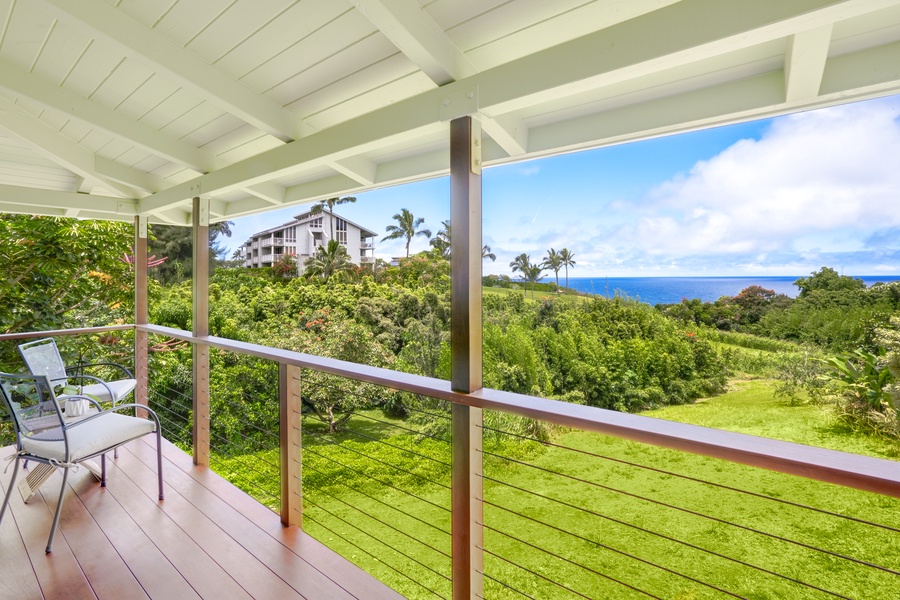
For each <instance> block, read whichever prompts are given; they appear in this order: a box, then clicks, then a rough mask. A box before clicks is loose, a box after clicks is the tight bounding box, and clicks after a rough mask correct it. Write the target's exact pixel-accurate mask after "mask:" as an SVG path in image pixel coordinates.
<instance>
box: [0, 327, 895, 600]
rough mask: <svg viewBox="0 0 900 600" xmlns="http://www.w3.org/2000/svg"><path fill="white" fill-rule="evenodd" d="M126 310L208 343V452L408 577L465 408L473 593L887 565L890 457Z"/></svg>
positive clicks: (426, 537) (418, 558) (750, 577)
mask: <svg viewBox="0 0 900 600" xmlns="http://www.w3.org/2000/svg"><path fill="white" fill-rule="evenodd" d="M137 329H138V331H143V332H145V333H148V334H151V335H159V336H163V337H165V338H166V339H170V340H180V341H184V342H189V344H196V345H199V346H200V347H205V348H208V349H209V350H210V357H211V358H210V364H211V367H210V388H209V395H210V399H209V403H210V414H211V417H210V422H209V425H208V428H209V440H208V444H209V455H210V464H211V466H213V468H215V469H217V470H219V471H220V473H221V474H223V475H225V476H226V477H229V478H231V479H232V481H234V482H235V484H236V485H238V486H239V487H242V488H243V489H245V490H246V491H248V493H250V494H251V495H253V496H254V497H256V498H257V499H258V500H259V501H260V502H262V503H264V504H266V505H268V506H270V507H271V508H273V509H276V510H278V509H279V507H280V513H281V518H282V521H284V522H288V521H292V522H295V523H296V524H299V523H300V521H301V520H302V526H303V528H304V530H305V531H306V532H307V533H309V534H310V535H313V536H314V537H317V538H318V539H320V540H321V541H322V542H324V543H325V544H326V545H328V546H330V547H332V549H334V550H335V551H337V552H339V553H340V554H342V555H343V556H345V557H346V558H347V559H348V560H351V561H353V562H355V563H357V564H359V565H360V566H362V567H363V568H365V569H366V570H368V571H370V572H371V573H372V574H374V575H375V576H376V577H379V578H381V579H382V580H383V581H385V582H387V583H388V584H389V585H391V586H393V587H394V588H395V589H397V590H399V591H400V592H401V593H402V594H404V595H405V596H407V597H410V598H433V597H440V598H450V597H452V596H453V595H454V586H455V585H456V577H457V576H458V564H457V562H456V557H457V556H458V555H457V552H458V551H459V549H460V544H459V542H460V537H459V531H460V529H459V524H458V523H457V515H459V514H460V513H459V512H458V511H459V510H460V505H459V504H458V498H457V494H456V493H455V490H456V489H457V488H456V486H457V485H458V482H459V477H458V476H459V472H458V471H459V469H460V467H459V466H458V463H457V458H458V457H459V455H460V452H459V450H460V443H459V440H460V439H461V438H460V437H459V435H458V433H459V432H457V430H456V428H457V427H458V426H459V423H460V415H468V416H466V417H465V418H466V419H468V421H462V422H463V423H466V422H468V423H470V424H472V423H475V426H474V427H475V429H474V430H473V431H475V433H474V434H472V435H474V437H471V436H470V441H469V442H467V444H470V445H468V446H465V447H463V448H462V449H463V451H464V452H468V455H469V457H470V461H469V464H470V465H471V466H466V467H465V468H466V469H468V470H467V471H464V472H463V473H462V475H463V476H464V477H468V479H469V481H470V482H476V483H477V484H476V485H474V487H473V488H472V489H473V490H474V492H473V493H472V495H471V497H470V498H469V499H467V500H466V501H467V502H468V503H469V504H468V505H467V507H466V508H465V510H466V511H470V512H468V513H466V514H470V515H471V519H470V521H469V522H468V526H470V527H471V530H470V531H471V532H472V538H471V546H470V547H471V548H472V549H473V552H474V554H475V556H476V557H477V560H474V561H473V562H472V563H470V564H471V567H470V569H471V570H470V573H474V574H475V575H477V578H481V581H478V580H477V578H473V581H475V584H474V585H473V589H475V590H476V592H475V594H474V596H473V597H482V598H489V599H506V598H647V597H649V598H667V599H668V598H697V599H701V598H759V597H773V598H774V597H778V598H865V599H869V598H876V599H877V598H892V597H894V591H895V590H896V588H897V583H898V582H900V544H897V539H898V534H900V511H898V510H897V509H898V508H900V501H898V500H897V499H896V498H900V466H898V464H897V463H895V462H893V461H887V460H882V459H875V458H869V457H862V456H856V455H850V454H846V453H842V452H835V451H831V450H824V449H820V448H811V447H807V446H800V445H797V444H791V443H787V442H781V441H776V440H765V439H762V438H755V437H753V436H747V435H743V434H737V433H731V432H725V431H718V430H712V429H707V428H703V427H697V426H692V425H686V424H681V423H672V422H665V421H660V420H657V419H651V418H647V417H642V416H638V415H631V414H625V413H614V412H610V411H602V410H597V409H592V408H589V407H585V406H579V405H573V404H567V403H562V402H557V401H552V400H544V399H541V398H534V397H529V396H523V395H519V394H510V393H505V392H499V391H496V390H489V389H482V390H479V391H477V392H474V393H472V394H463V393H457V392H454V391H453V390H452V389H450V386H449V383H447V382H444V381H438V380H435V379H430V378H426V377H419V376H415V375H410V374H406V373H398V372H394V371H389V370H386V369H379V368H374V367H368V366H364V365H357V364H352V363H346V362H342V361H337V360H332V359H327V358H321V357H316V356H310V355H303V354H298V353H295V352H290V351H286V350H279V349H275V348H268V347H264V346H258V345H254V344H246V343H242V342H235V341H231V340H224V339H219V338H214V337H204V338H195V337H193V336H192V335H191V334H190V333H188V332H183V331H178V330H172V329H168V328H163V327H157V326H138V327H137ZM32 337H34V336H32ZM0 340H2V336H0ZM189 348H190V346H189V345H188V346H187V347H185V348H182V351H184V352H185V353H187V349H189ZM164 354H165V352H162V351H161V352H159V353H158V356H157V357H154V353H153V352H151V360H150V373H149V381H150V393H149V402H150V404H151V406H152V407H154V408H155V409H156V410H157V413H158V414H160V417H161V418H162V419H164V420H165V421H164V423H165V424H164V425H163V428H164V431H165V434H166V436H167V437H168V438H170V439H173V438H174V439H173V441H175V443H177V444H178V445H180V446H182V447H185V448H190V447H191V446H192V445H194V444H197V439H196V438H197V434H196V432H195V431H194V427H193V425H192V410H193V409H192V405H193V401H194V399H193V398H192V391H191V389H190V386H189V384H191V383H193V382H192V381H191V377H190V376H189V371H190V369H189V366H187V364H183V365H182V366H181V367H179V368H180V369H181V370H180V371H178V373H176V374H177V375H178V376H177V377H174V378H173V379H172V381H163V380H158V381H157V379H159V377H158V376H156V375H154V371H153V363H154V360H157V359H162V358H163V357H164ZM179 360H180V362H182V363H189V360H187V361H186V360H185V359H184V357H182V358H181V359H179ZM224 365H228V366H229V367H235V366H237V371H238V372H242V373H243V375H242V378H241V379H240V382H239V384H238V385H234V386H232V388H234V389H229V387H228V386H224V387H223V386H222V385H221V384H222V380H221V377H222V374H221V368H222V366H224ZM241 369H245V371H241ZM170 371H172V370H171V369H170ZM179 373H180V374H179ZM139 376H140V375H139ZM223 390H224V391H223ZM342 402H343V404H341V403H342ZM329 403H332V404H329ZM466 407H471V408H467V409H466V410H468V411H472V410H473V409H474V410H475V412H474V413H472V412H469V413H462V412H460V411H459V410H458V409H460V408H466ZM478 409H483V410H478ZM482 413H483V414H482ZM237 416H240V418H241V420H242V422H241V423H240V426H233V425H234V423H235V418H237ZM286 457H287V458H286ZM451 457H452V458H451ZM217 461H218V462H217ZM293 462H296V463H297V464H296V465H294V466H291V463H293ZM301 463H302V468H301ZM235 473H238V474H240V477H236V476H234V474H235ZM798 475H799V476H801V477H798ZM873 492H874V493H873ZM291 511H296V517H292V516H291V515H292V514H295V513H292V512H291ZM286 515H287V516H286ZM301 515H302V518H301Z"/></svg>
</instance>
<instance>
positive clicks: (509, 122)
mask: <svg viewBox="0 0 900 600" xmlns="http://www.w3.org/2000/svg"><path fill="white" fill-rule="evenodd" d="M481 127H482V129H483V130H484V132H485V133H487V134H488V135H489V136H491V139H493V140H494V141H495V142H497V144H499V145H500V147H501V148H503V150H505V151H506V153H507V154H509V155H510V156H520V155H522V154H525V153H526V152H528V127H527V126H526V125H525V123H524V122H523V121H522V119H520V118H518V117H517V116H515V114H514V113H509V114H505V115H500V116H498V117H495V118H493V119H487V118H485V119H482V120H481Z"/></svg>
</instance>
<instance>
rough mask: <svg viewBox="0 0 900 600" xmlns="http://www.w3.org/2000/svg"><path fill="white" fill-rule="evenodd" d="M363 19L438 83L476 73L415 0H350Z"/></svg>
mask: <svg viewBox="0 0 900 600" xmlns="http://www.w3.org/2000/svg"><path fill="white" fill-rule="evenodd" d="M352 1H353V5H354V6H355V7H356V9H357V10H358V11H359V12H360V14H362V15H363V16H364V17H365V18H366V19H368V20H369V21H370V22H371V23H372V24H373V25H375V27H377V28H378V30H379V31H381V33H382V34H384V36H385V37H387V38H388V39H389V40H390V41H391V43H392V44H394V45H395V46H396V47H397V49H398V50H400V51H401V52H402V53H403V54H404V55H406V57H407V58H409V59H410V60H411V61H412V62H413V64H415V65H416V66H418V67H419V68H420V69H422V71H424V72H425V74H426V75H428V77H429V78H430V79H431V80H432V81H433V82H435V83H436V84H437V85H445V84H448V83H450V82H453V81H456V80H459V79H463V78H465V77H469V76H470V75H474V74H475V73H477V72H478V71H477V69H475V66H474V65H473V64H472V63H471V62H469V60H468V59H467V58H466V57H465V56H464V55H463V53H462V52H460V50H459V48H457V47H456V45H455V44H454V43H453V42H452V41H451V40H450V38H449V37H447V34H446V33H444V30H443V29H442V28H441V26H440V25H438V24H437V23H435V21H434V19H432V18H431V16H429V15H428V13H426V12H425V11H424V10H422V7H421V6H420V5H419V3H418V2H416V0H352Z"/></svg>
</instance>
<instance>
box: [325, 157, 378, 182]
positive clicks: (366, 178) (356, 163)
mask: <svg viewBox="0 0 900 600" xmlns="http://www.w3.org/2000/svg"><path fill="white" fill-rule="evenodd" d="M328 166H330V167H331V168H332V169H334V170H335V171H337V172H338V173H340V174H341V175H346V176H347V177H349V178H350V179H352V180H354V181H356V182H357V183H359V184H360V185H373V184H374V183H375V174H376V172H377V170H378V169H377V166H376V165H375V163H373V162H372V161H370V160H366V159H365V158H363V157H361V156H351V157H349V158H344V159H342V160H336V161H333V162H331V163H329V165H328Z"/></svg>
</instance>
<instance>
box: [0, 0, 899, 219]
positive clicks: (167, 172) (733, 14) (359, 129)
mask: <svg viewBox="0 0 900 600" xmlns="http://www.w3.org/2000/svg"><path fill="white" fill-rule="evenodd" d="M0 19H2V21H0V211H2V212H28V213H34V214H47V215H69V216H77V217H81V218H106V219H121V220H132V219H133V218H134V215H136V214H146V215H148V216H149V218H150V220H151V221H152V222H167V223H175V224H189V223H190V199H191V198H192V197H193V196H197V195H200V196H204V197H209V198H210V199H211V212H212V218H213V220H223V219H230V218H235V217H238V216H242V215H247V214H252V213H257V212H263V211H266V210H272V209H273V208H279V207H282V206H286V205H291V204H299V203H302V202H308V201H311V200H315V199H319V198H324V197H331V196H337V195H344V194H351V193H355V192H359V191H363V190H366V189H371V188H375V187H381V186H387V185H394V184H397V183H401V182H406V181H412V180H416V179H422V178H426V177H434V176H437V175H442V174H446V173H447V172H448V169H449V133H448V130H449V120H450V119H452V118H454V117H458V116H461V115H469V114H471V115H474V116H476V117H477V119H478V120H479V121H480V122H481V124H482V128H483V131H484V134H485V143H484V158H485V164H486V165H492V164H500V163H505V162H511V161H519V160H524V159H528V158H534V157H538V156H546V155H552V154H558V153H561V152H569V151H573V150H577V149H582V148H591V147H598V146H603V145H607V144H615V143H622V142H626V141H632V140H639V139H643V138H647V137H652V136H659V135H665V134H668V133H674V132H679V131H685V130H690V129H697V128H702V127H709V126H713V125H719V124H724V123H732V122H737V121H742V120H747V119H753V118H760V117H766V116H772V115H778V114H784V113H786V112H793V111H797V110H804V109H808V108H812V107H819V106H826V105H831V104H836V103H842V102H849V101H853V100H857V99H863V98H871V97H875V96H880V95H886V94H892V93H897V92H898V91H900V0H0Z"/></svg>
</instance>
